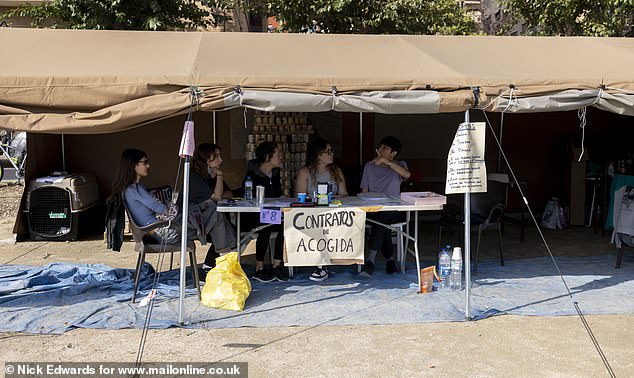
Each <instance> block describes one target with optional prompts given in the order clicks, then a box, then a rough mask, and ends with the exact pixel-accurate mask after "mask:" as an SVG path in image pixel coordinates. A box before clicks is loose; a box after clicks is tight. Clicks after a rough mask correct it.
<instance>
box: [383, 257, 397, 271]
mask: <svg viewBox="0 0 634 378" xmlns="http://www.w3.org/2000/svg"><path fill="white" fill-rule="evenodd" d="M396 272H398V270H397V269H396V263H395V262H394V260H387V262H386V263H385V273H387V274H392V273H396Z"/></svg>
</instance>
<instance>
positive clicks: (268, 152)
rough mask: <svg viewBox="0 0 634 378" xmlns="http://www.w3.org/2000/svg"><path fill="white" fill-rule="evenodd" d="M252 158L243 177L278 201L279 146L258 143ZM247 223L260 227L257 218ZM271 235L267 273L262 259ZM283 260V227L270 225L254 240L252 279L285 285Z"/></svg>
mask: <svg viewBox="0 0 634 378" xmlns="http://www.w3.org/2000/svg"><path fill="white" fill-rule="evenodd" d="M255 156H256V159H254V160H251V161H249V163H248V166H247V174H246V176H245V180H246V177H251V180H252V181H253V188H254V189H255V188H256V187H257V186H258V185H261V186H263V187H264V196H265V197H280V196H281V195H282V183H281V180H280V167H281V166H282V152H281V151H280V148H279V146H278V145H277V144H275V143H273V142H262V143H261V144H259V145H258V146H257V147H256V149H255ZM243 187H244V181H243ZM245 218H247V217H245ZM249 220H250V222H249V223H251V224H253V225H254V227H257V226H260V223H259V218H258V219H254V218H252V219H249ZM249 220H248V221H249ZM254 227H252V228H254ZM271 232H277V237H276V238H275V251H274V252H273V251H272V252H273V267H272V269H271V270H269V269H266V268H265V267H264V257H265V256H266V250H267V248H268V245H269V239H270V237H271ZM283 256H284V227H282V225H280V224H273V225H270V226H268V227H266V228H264V229H262V230H260V231H258V239H257V242H256V245H255V273H254V274H253V279H255V280H257V281H260V282H271V281H273V280H278V281H288V280H289V277H288V274H287V273H286V271H285V270H284V268H283V267H282V258H283Z"/></svg>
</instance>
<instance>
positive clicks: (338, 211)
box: [284, 207, 365, 266]
mask: <svg viewBox="0 0 634 378" xmlns="http://www.w3.org/2000/svg"><path fill="white" fill-rule="evenodd" d="M364 231H365V211H363V210H361V209H360V208H357V207H346V208H293V209H291V210H290V211H288V212H286V213H285V215H284V240H285V243H286V257H287V262H286V265H288V266H315V265H334V264H357V263H362V262H363V257H364V255H363V251H364V242H365V238H364Z"/></svg>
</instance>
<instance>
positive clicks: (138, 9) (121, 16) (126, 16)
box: [0, 0, 228, 30]
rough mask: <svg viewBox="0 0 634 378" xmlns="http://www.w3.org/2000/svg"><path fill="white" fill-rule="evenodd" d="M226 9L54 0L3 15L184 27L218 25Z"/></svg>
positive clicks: (182, 0)
mask: <svg viewBox="0 0 634 378" xmlns="http://www.w3.org/2000/svg"><path fill="white" fill-rule="evenodd" d="M223 9H226V3H225V2H224V1H222V0H198V1H194V0H52V1H51V2H48V3H44V4H42V5H37V6H34V5H24V6H21V7H18V8H16V9H13V10H11V11H9V12H7V13H4V14H2V15H0V19H2V18H3V17H4V18H10V17H16V16H19V17H29V18H31V19H32V20H33V22H32V23H33V26H36V27H37V26H48V27H53V28H71V29H109V30H113V29H120V30H174V29H181V30H183V29H193V28H197V27H208V26H216V25H217V24H218V23H220V22H222V21H224V20H225V19H227V18H228V17H227V16H226V15H225V14H224V13H223V12H222V10H223Z"/></svg>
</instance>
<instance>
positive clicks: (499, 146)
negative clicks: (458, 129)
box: [482, 110, 616, 377]
mask: <svg viewBox="0 0 634 378" xmlns="http://www.w3.org/2000/svg"><path fill="white" fill-rule="evenodd" d="M482 114H483V115H484V118H485V119H486V122H487V125H488V126H489V129H490V130H491V134H493V138H494V139H495V143H496V144H497V145H498V148H499V149H500V154H501V156H502V157H503V158H504V162H505V163H506V167H507V168H508V170H509V173H510V174H511V177H513V182H514V183H515V185H516V186H517V189H518V190H519V192H520V196H521V197H522V200H523V201H524V204H525V205H526V208H527V209H528V213H529V215H530V216H531V219H532V221H533V223H534V224H535V228H537V232H538V233H539V236H540V238H541V240H542V243H543V244H544V247H546V251H548V255H550V259H551V260H552V262H553V265H554V266H555V269H556V270H557V274H559V278H561V281H562V283H563V284H564V287H565V288H566V292H567V293H568V297H570V299H571V300H573V306H574V308H575V311H576V312H577V314H578V315H579V318H580V319H581V322H582V323H583V325H584V327H585V329H586V331H587V332H588V336H590V340H591V341H592V343H593V344H594V347H595V349H596V350H597V353H599V356H600V357H601V360H602V361H603V364H604V365H605V368H606V369H607V371H608V374H610V377H616V375H615V374H614V371H613V370H612V367H611V366H610V362H609V361H608V359H607V357H606V356H605V354H604V353H603V350H602V349H601V346H600V345H599V342H598V341H597V339H596V338H595V336H594V333H593V332H592V329H591V327H590V325H589V324H588V322H587V321H586V319H585V316H584V314H583V312H582V311H581V308H580V307H579V303H578V302H577V301H574V298H573V295H572V292H571V291H570V288H569V287H568V284H567V283H566V279H565V278H564V276H563V274H562V273H561V270H560V269H559V265H557V261H555V257H554V256H553V253H552V251H551V249H550V246H549V245H548V243H547V242H546V238H545V237H544V234H543V233H542V230H541V228H540V227H539V224H538V223H537V220H536V219H535V214H534V213H533V210H532V209H531V207H530V205H529V204H528V199H527V198H526V195H525V194H524V191H523V190H522V187H521V186H520V185H519V181H518V180H517V177H516V176H515V172H514V171H513V168H511V163H510V162H509V160H508V158H507V157H506V154H505V153H504V149H503V148H502V144H501V143H500V140H499V139H498V137H497V135H496V134H495V131H494V130H493V125H491V121H489V117H488V116H487V114H486V112H485V111H484V110H482ZM503 115H504V113H502V116H503ZM502 119H503V118H501V120H502Z"/></svg>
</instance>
